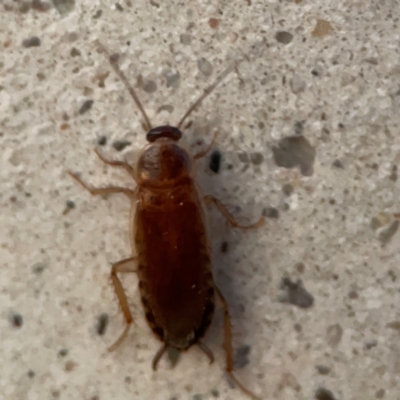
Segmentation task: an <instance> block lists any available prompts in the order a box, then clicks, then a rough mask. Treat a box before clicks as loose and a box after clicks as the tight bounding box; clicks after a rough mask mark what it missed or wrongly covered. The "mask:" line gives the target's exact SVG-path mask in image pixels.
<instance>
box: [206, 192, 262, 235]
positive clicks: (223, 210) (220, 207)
mask: <svg viewBox="0 0 400 400" xmlns="http://www.w3.org/2000/svg"><path fill="white" fill-rule="evenodd" d="M204 200H205V202H206V204H207V205H210V204H215V205H216V206H217V208H218V210H219V211H220V213H221V214H222V215H223V216H224V217H225V218H226V219H227V220H228V222H229V223H230V224H231V226H233V227H234V228H240V229H251V228H258V227H260V226H262V225H263V224H264V217H261V218H260V219H259V220H258V221H257V222H255V223H254V224H250V225H240V224H239V223H238V222H237V221H236V219H235V217H234V216H233V215H232V214H231V213H230V212H229V211H228V210H227V209H226V207H225V206H224V205H223V204H222V203H221V202H220V201H219V200H218V199H217V198H216V197H214V196H210V195H208V196H205V197H204Z"/></svg>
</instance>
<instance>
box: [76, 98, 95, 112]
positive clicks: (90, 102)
mask: <svg viewBox="0 0 400 400" xmlns="http://www.w3.org/2000/svg"><path fill="white" fill-rule="evenodd" d="M93 103H94V100H90V99H88V100H85V101H84V103H83V104H82V105H81V108H80V109H79V114H81V115H82V114H85V113H87V112H88V111H89V110H90V109H91V108H92V106H93Z"/></svg>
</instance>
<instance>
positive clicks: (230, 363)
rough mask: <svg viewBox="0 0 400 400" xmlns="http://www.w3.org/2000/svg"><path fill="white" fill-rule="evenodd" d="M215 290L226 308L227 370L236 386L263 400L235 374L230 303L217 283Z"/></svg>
mask: <svg viewBox="0 0 400 400" xmlns="http://www.w3.org/2000/svg"><path fill="white" fill-rule="evenodd" d="M214 288H215V292H216V294H217V296H218V298H219V300H220V301H221V303H222V308H223V310H224V345H223V347H224V350H225V357H226V366H225V371H226V373H227V374H228V376H229V378H230V379H231V380H232V381H233V382H234V383H235V384H236V386H237V387H238V388H239V389H240V390H241V391H242V392H243V393H244V394H246V395H247V396H248V397H250V398H251V399H253V400H261V399H260V397H258V396H256V395H255V394H254V393H253V392H251V391H250V390H248V389H247V388H246V387H245V386H243V385H242V384H241V383H240V382H239V380H238V379H237V378H236V377H235V375H233V348H232V324H231V316H230V314H229V305H228V302H227V301H226V300H225V297H224V295H223V294H222V292H221V291H220V290H219V288H218V286H217V285H214Z"/></svg>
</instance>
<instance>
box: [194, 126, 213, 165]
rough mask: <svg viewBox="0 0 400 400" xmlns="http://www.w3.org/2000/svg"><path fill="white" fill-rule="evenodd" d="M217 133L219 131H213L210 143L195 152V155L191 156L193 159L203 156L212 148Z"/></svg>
mask: <svg viewBox="0 0 400 400" xmlns="http://www.w3.org/2000/svg"><path fill="white" fill-rule="evenodd" d="M218 135H219V131H216V132H215V133H214V137H213V139H212V141H211V143H210V144H209V145H208V146H207V147H206V148H205V149H204V150H202V151H199V152H198V153H197V154H195V155H194V156H193V158H194V159H195V160H197V159H199V158H202V157H204V156H205V155H206V154H207V153H208V152H209V151H210V150H211V149H212V147H213V146H214V143H215V140H216V139H217V136H218Z"/></svg>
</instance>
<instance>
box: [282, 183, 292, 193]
mask: <svg viewBox="0 0 400 400" xmlns="http://www.w3.org/2000/svg"><path fill="white" fill-rule="evenodd" d="M293 190H294V188H293V185H292V184H291V183H285V184H284V185H283V186H282V192H283V194H284V195H285V196H290V195H291V194H292V193H293Z"/></svg>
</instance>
